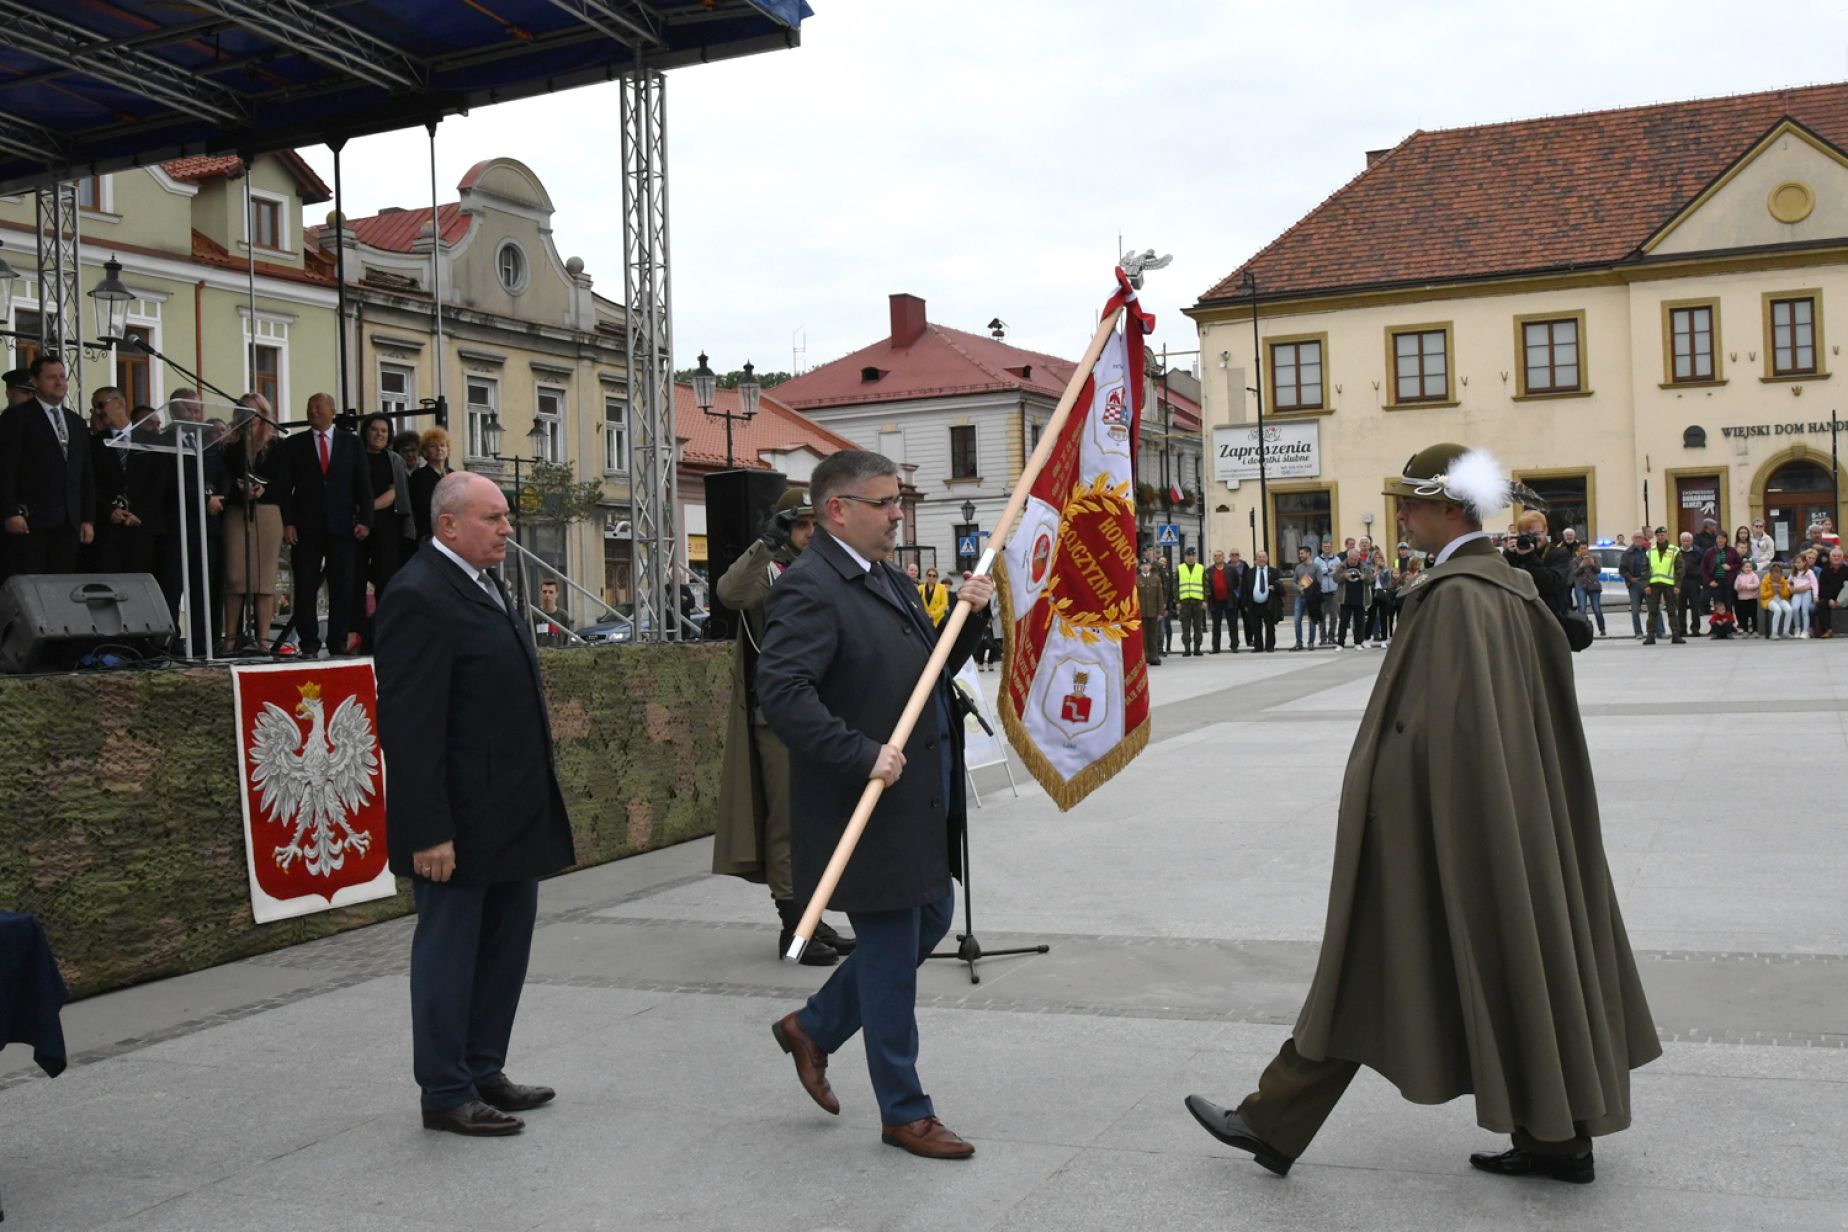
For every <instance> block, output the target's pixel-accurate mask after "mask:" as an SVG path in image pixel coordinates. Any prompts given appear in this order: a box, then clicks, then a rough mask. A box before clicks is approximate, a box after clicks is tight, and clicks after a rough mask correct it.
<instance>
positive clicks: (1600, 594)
mask: <svg viewBox="0 0 1848 1232" xmlns="http://www.w3.org/2000/svg"><path fill="white" fill-rule="evenodd" d="M1576 589H1577V590H1578V610H1579V611H1580V612H1582V613H1584V614H1585V619H1587V620H1590V619H1592V618H1593V617H1596V618H1597V621H1598V632H1599V633H1603V632H1604V590H1603V588H1602V587H1599V586H1580V587H1577V588H1576Z"/></svg>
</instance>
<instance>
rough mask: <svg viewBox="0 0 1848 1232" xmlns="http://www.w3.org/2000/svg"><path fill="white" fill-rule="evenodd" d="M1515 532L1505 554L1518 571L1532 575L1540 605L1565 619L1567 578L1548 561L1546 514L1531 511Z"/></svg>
mask: <svg viewBox="0 0 1848 1232" xmlns="http://www.w3.org/2000/svg"><path fill="white" fill-rule="evenodd" d="M1514 531H1515V533H1514V538H1513V539H1511V540H1509V541H1508V547H1507V548H1506V550H1504V551H1503V553H1502V555H1503V556H1504V557H1505V558H1506V559H1507V561H1508V563H1509V564H1511V565H1513V566H1514V567H1515V568H1516V569H1519V570H1521V571H1523V572H1524V573H1528V574H1530V575H1532V577H1533V579H1534V587H1535V589H1537V590H1538V591H1539V592H1540V600H1541V602H1543V603H1545V604H1546V605H1547V607H1548V608H1549V609H1550V610H1551V611H1552V613H1553V615H1555V616H1561V617H1563V616H1564V615H1565V614H1566V579H1565V578H1564V576H1562V575H1561V574H1560V572H1559V570H1558V569H1557V568H1555V567H1554V566H1553V565H1551V564H1549V563H1548V560H1547V556H1548V551H1547V545H1548V541H1549V540H1550V539H1551V535H1550V534H1549V533H1548V531H1547V525H1546V514H1544V513H1542V512H1541V511H1540V510H1538V509H1530V510H1528V511H1527V512H1526V513H1523V514H1522V515H1521V516H1520V519H1519V520H1518V521H1516V522H1515V524H1514Z"/></svg>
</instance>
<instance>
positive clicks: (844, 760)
mask: <svg viewBox="0 0 1848 1232" xmlns="http://www.w3.org/2000/svg"><path fill="white" fill-rule="evenodd" d="M873 570H875V571H879V572H882V573H883V574H884V575H885V578H886V580H887V582H889V583H890V586H889V591H890V593H888V592H887V589H885V588H881V587H880V586H879V584H878V581H877V579H876V578H875V576H874V573H873V572H872V571H867V570H862V569H861V568H860V566H859V563H858V562H856V561H855V560H854V559H853V558H852V557H851V556H849V555H848V554H847V551H846V549H845V548H843V547H842V546H841V545H840V544H839V543H837V542H835V540H834V539H833V538H832V537H830V536H829V535H828V533H827V532H826V531H822V530H817V531H816V532H815V538H814V539H813V540H812V541H811V542H810V544H809V548H808V550H807V551H805V552H803V553H802V555H801V556H799V557H797V558H796V562H795V563H794V564H793V565H791V566H790V567H789V569H788V571H787V572H785V573H784V574H783V575H782V576H781V577H780V578H778V579H777V581H776V585H775V586H773V587H771V589H770V596H769V599H768V601H767V604H766V616H767V622H766V627H765V630H764V641H763V649H762V653H761V654H760V655H759V656H758V659H757V700H758V704H759V705H760V706H762V707H763V710H764V717H765V718H767V719H768V720H769V721H770V726H771V728H772V729H773V730H774V731H775V732H776V734H777V735H778V736H779V737H780V738H781V739H782V741H783V744H784V745H785V746H786V747H787V748H788V749H789V769H790V783H791V786H790V844H789V845H790V859H791V863H792V865H793V873H794V877H795V883H796V895H797V898H798V899H802V900H806V899H808V898H809V897H810V896H812V895H813V893H814V891H815V886H816V885H817V884H818V883H819V882H820V880H821V874H822V870H823V869H824V868H825V867H826V866H827V863H828V858H829V857H830V856H832V855H833V854H834V846H835V843H836V842H838V841H839V839H840V836H841V834H842V832H843V831H844V830H845V829H846V828H847V819H848V818H849V817H851V816H852V814H853V810H854V806H855V805H856V804H857V803H858V802H859V799H860V794H861V793H862V792H863V791H865V789H866V784H867V781H868V780H869V779H870V778H871V776H872V772H873V763H874V762H875V761H876V760H877V758H878V756H879V749H880V746H881V745H883V744H884V743H885V741H886V740H887V739H888V738H889V737H890V736H891V734H892V729H893V728H894V727H895V726H897V723H898V717H899V714H900V713H901V712H902V711H903V710H904V708H905V702H906V701H907V700H908V699H909V698H910V696H911V690H912V689H913V688H914V687H915V686H916V684H917V682H918V678H919V677H920V676H922V675H923V673H924V666H925V663H926V662H927V661H928V660H929V658H930V654H931V651H932V649H933V648H934V647H935V644H936V637H937V630H936V629H934V628H933V627H932V625H931V622H930V617H929V616H927V615H926V614H925V612H924V606H923V604H922V603H920V602H919V601H918V591H917V587H916V586H914V585H912V583H911V580H910V579H909V578H907V577H905V575H904V574H902V573H900V572H898V571H897V570H896V569H894V568H892V567H891V565H889V564H887V563H885V562H884V561H875V562H874V563H873ZM980 636H981V622H980V621H979V620H974V621H965V622H964V623H963V628H962V633H961V634H960V635H959V636H958V637H957V639H956V644H955V646H954V647H952V649H951V653H950V657H949V662H948V663H947V665H946V666H945V668H944V672H943V675H942V677H941V678H940V679H939V680H938V681H937V682H936V687H935V690H934V693H933V696H934V697H935V698H938V699H941V701H942V704H943V705H945V706H948V705H950V696H949V690H950V687H951V686H950V683H949V682H950V678H951V677H952V676H954V675H955V674H956V671H957V669H958V668H960V667H961V666H962V665H963V663H964V662H966V661H967V660H968V658H969V655H970V654H971V653H972V652H973V651H974V649H975V643H976V641H977V639H978V638H979V637H980ZM950 714H951V719H950V723H949V728H950V750H951V763H950V772H949V791H948V793H947V795H946V793H945V791H944V782H943V776H942V774H941V773H940V770H939V767H940V764H941V763H940V762H939V757H940V750H939V745H940V740H941V737H940V735H939V731H938V720H937V714H936V712H935V708H934V707H933V706H931V705H926V706H925V708H924V712H923V714H922V715H921V716H920V717H919V719H918V722H917V724H916V725H915V726H914V727H913V728H912V731H911V738H910V740H908V741H907V742H906V744H905V749H904V753H905V763H906V764H905V770H904V773H903V774H901V775H900V776H899V780H898V782H897V783H896V784H894V785H893V786H892V787H890V788H888V789H886V791H885V792H884V794H882V795H881V796H880V797H879V803H878V805H877V807H875V808H874V809H873V816H872V819H871V821H870V822H869V823H868V825H867V827H866V831H865V833H864V834H863V835H861V838H860V843H859V846H858V847H857V848H856V849H855V851H854V855H853V859H852V860H850V861H848V864H847V870H846V872H845V874H844V875H843V876H842V877H841V882H840V885H839V886H838V887H837V888H836V889H835V891H834V897H833V898H832V899H831V900H830V902H829V906H830V907H832V908H833V909H834V910H836V911H897V910H902V909H904V908H908V907H917V906H922V905H924V904H926V903H935V902H940V901H941V900H942V899H943V898H944V897H945V896H946V895H948V894H949V893H950V878H951V877H952V876H960V875H961V872H962V862H961V859H960V848H959V844H960V843H961V840H962V828H963V825H964V822H965V820H966V819H965V814H964V786H963V778H964V770H963V740H962V724H961V723H960V722H959V721H957V720H956V718H955V714H954V711H951V712H950Z"/></svg>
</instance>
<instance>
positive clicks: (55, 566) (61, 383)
mask: <svg viewBox="0 0 1848 1232" xmlns="http://www.w3.org/2000/svg"><path fill="white" fill-rule="evenodd" d="M31 373H32V389H33V396H32V397H31V398H30V399H28V400H26V401H22V402H20V403H19V404H17V405H16V406H13V407H11V408H9V409H8V410H7V411H6V413H5V414H3V415H0V517H3V518H5V527H6V546H5V552H6V556H7V562H6V565H5V570H6V574H8V575H11V574H14V573H73V572H75V571H76V569H77V549H78V548H79V547H80V546H82V545H84V544H87V543H89V542H90V541H91V539H92V538H93V537H94V536H95V533H96V477H95V476H94V475H93V474H92V473H91V471H90V429H89V426H88V425H87V424H85V423H84V421H83V419H82V418H81V417H80V416H79V415H77V414H76V412H74V411H71V410H68V409H67V408H66V407H65V405H64V395H65V393H66V391H67V389H68V387H69V383H70V382H69V377H68V375H67V374H66V373H65V370H64V361H63V360H62V359H60V358H58V356H57V355H55V354H52V353H50V352H46V353H44V354H41V355H40V356H39V357H38V358H37V359H34V360H33V361H32V368H31ZM0 580H3V579H0Z"/></svg>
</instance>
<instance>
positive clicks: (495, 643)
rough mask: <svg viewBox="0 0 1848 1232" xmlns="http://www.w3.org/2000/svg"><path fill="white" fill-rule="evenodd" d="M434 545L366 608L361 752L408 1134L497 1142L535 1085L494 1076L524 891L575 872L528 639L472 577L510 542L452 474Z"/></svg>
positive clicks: (509, 1021)
mask: <svg viewBox="0 0 1848 1232" xmlns="http://www.w3.org/2000/svg"><path fill="white" fill-rule="evenodd" d="M430 517H431V522H432V524H433V529H434V531H435V537H434V538H432V539H430V540H428V541H427V542H425V543H424V545H423V546H422V547H421V548H420V549H418V551H417V554H416V555H415V556H413V557H412V558H411V559H410V560H409V561H408V562H407V563H406V564H405V565H404V567H403V568H401V569H400V570H398V572H397V573H396V574H395V575H393V577H392V580H391V584H390V585H389V586H387V587H386V588H385V594H384V595H383V596H382V599H381V602H380V604H379V610H378V623H377V629H378V634H377V638H378V644H377V650H378V654H377V659H376V670H377V672H378V681H379V741H380V744H381V746H382V748H383V750H384V753H385V763H386V765H387V766H388V767H389V775H388V778H387V780H386V782H387V786H386V800H385V806H386V812H387V814H388V815H389V816H390V818H391V825H390V826H389V827H388V829H387V838H386V842H387V845H388V846H389V848H390V851H391V871H392V872H394V873H396V874H398V875H399V876H400V877H410V878H412V879H413V880H412V882H411V891H412V893H413V894H414V895H415V896H416V900H417V933H416V936H415V938H414V939H413V940H412V942H411V1049H412V1058H413V1061H412V1064H413V1068H414V1072H415V1074H416V1077H417V1085H418V1086H419V1087H421V1088H422V1090H423V1123H424V1128H425V1129H440V1130H445V1131H447V1132H449V1133H455V1134H466V1135H471V1136H484V1135H500V1134H515V1133H518V1132H520V1130H521V1128H522V1127H523V1124H524V1123H523V1122H522V1121H521V1120H520V1119H519V1118H518V1117H515V1116H512V1115H510V1114H512V1113H515V1112H521V1111H525V1110H526V1109H529V1108H537V1107H538V1106H539V1105H541V1104H543V1103H546V1102H547V1101H549V1100H550V1099H551V1098H552V1096H553V1092H552V1090H551V1089H550V1088H549V1087H537V1086H522V1085H520V1084H519V1083H516V1082H512V1081H509V1080H508V1078H507V1075H506V1073H505V1072H504V1069H503V1066H504V1065H505V1062H506V1057H507V1042H508V1039H509V1038H510V1037H511V1035H512V1033H513V1018H514V1012H515V1010H516V1009H518V1007H519V1004H520V988H521V986H522V984H524V983H525V980H526V959H527V955H528V953H529V952H530V951H531V949H532V939H533V920H534V917H535V916H536V915H537V912H538V905H539V878H540V877H543V876H545V875H546V874H548V873H555V872H558V871H559V870H560V869H563V868H568V867H570V865H571V864H572V863H573V862H574V860H575V859H576V855H575V852H574V850H573V846H572V839H571V821H570V818H569V817H567V816H566V813H565V802H564V798H563V796H562V795H560V793H559V789H558V775H557V773H556V772H555V770H554V768H553V764H552V734H551V733H552V725H551V720H550V718H549V716H548V715H547V713H546V705H545V693H544V690H543V686H542V683H541V681H540V677H539V657H538V652H537V651H536V650H535V649H534V648H533V639H532V627H531V626H530V625H528V624H527V623H526V622H525V621H524V620H522V619H521V618H520V617H519V615H518V614H517V613H516V612H515V610H514V607H513V604H512V602H511V601H510V600H509V599H508V597H507V594H506V592H505V591H504V590H502V589H501V587H500V584H499V583H498V582H496V581H495V580H494V578H493V576H492V575H491V574H489V573H488V572H487V570H488V569H489V568H490V567H491V566H494V565H497V564H499V563H500V562H501V561H502V560H503V559H504V558H505V557H506V554H507V540H508V539H509V538H510V537H512V534H513V528H512V526H511V525H510V524H509V523H508V521H507V500H506V498H505V497H504V496H502V495H501V492H500V489H498V488H497V487H495V486H494V484H493V483H492V482H491V481H489V480H487V479H484V478H483V477H481V476H480V475H471V474H468V473H467V472H457V473H456V474H453V475H449V476H447V477H445V478H444V479H443V481H442V482H441V483H439V484H437V486H436V491H435V493H434V494H433V496H432V497H431V502H430Z"/></svg>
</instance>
